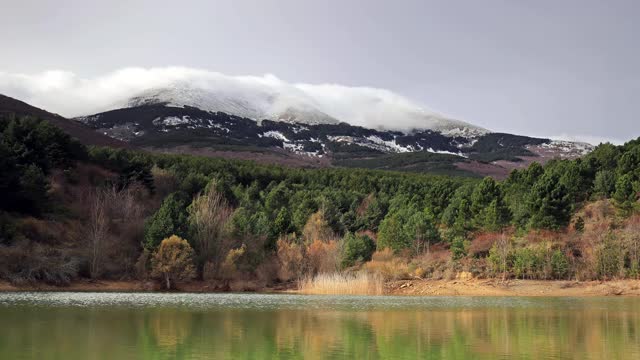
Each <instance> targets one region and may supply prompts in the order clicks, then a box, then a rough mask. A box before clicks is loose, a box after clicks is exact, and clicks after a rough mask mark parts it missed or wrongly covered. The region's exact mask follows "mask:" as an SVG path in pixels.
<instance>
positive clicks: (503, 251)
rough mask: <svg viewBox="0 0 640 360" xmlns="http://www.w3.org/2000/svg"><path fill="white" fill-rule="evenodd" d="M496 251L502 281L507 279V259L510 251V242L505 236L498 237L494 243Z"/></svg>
mask: <svg viewBox="0 0 640 360" xmlns="http://www.w3.org/2000/svg"><path fill="white" fill-rule="evenodd" d="M495 246H496V251H497V254H498V257H499V259H500V268H501V269H502V281H505V280H506V278H507V259H508V258H509V252H510V251H511V242H510V241H509V237H508V236H507V235H505V234H502V235H500V237H498V240H496V243H495Z"/></svg>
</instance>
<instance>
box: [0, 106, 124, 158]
mask: <svg viewBox="0 0 640 360" xmlns="http://www.w3.org/2000/svg"><path fill="white" fill-rule="evenodd" d="M9 115H17V116H32V117H35V118H39V119H43V120H46V121H48V122H50V123H51V124H53V125H55V126H57V127H59V128H60V129H62V130H63V131H64V132H66V133H67V134H69V135H71V136H73V137H74V138H76V139H78V140H79V141H80V142H81V143H83V144H85V145H97V146H110V147H117V148H130V147H131V146H130V145H129V144H127V143H126V142H123V141H121V140H118V139H115V138H113V137H110V136H106V135H104V134H101V133H99V132H95V131H93V130H92V129H91V128H89V127H87V126H85V125H83V124H81V123H78V122H77V121H73V120H69V119H66V118H64V117H62V116H60V115H57V114H52V113H50V112H47V111H45V110H42V109H38V108H36V107H34V106H31V105H29V104H27V103H25V102H22V101H20V100H16V99H14V98H11V97H8V96H5V95H2V94H0V119H2V118H6V117H7V116H9Z"/></svg>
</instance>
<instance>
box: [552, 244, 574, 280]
mask: <svg viewBox="0 0 640 360" xmlns="http://www.w3.org/2000/svg"><path fill="white" fill-rule="evenodd" d="M569 268H570V267H569V260H568V259H567V256H566V255H565V254H564V253H563V252H562V251H561V250H556V251H554V252H553V255H551V272H552V275H553V278H554V279H566V277H567V275H569Z"/></svg>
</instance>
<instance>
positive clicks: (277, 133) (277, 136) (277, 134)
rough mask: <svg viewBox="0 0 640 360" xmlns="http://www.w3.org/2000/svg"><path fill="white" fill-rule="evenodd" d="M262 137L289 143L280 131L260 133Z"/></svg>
mask: <svg viewBox="0 0 640 360" xmlns="http://www.w3.org/2000/svg"><path fill="white" fill-rule="evenodd" d="M262 136H265V137H270V138H274V139H279V140H282V141H284V142H289V139H287V137H286V136H284V135H283V134H282V133H281V132H280V131H273V130H271V131H267V132H264V133H262Z"/></svg>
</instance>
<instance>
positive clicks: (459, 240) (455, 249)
mask: <svg viewBox="0 0 640 360" xmlns="http://www.w3.org/2000/svg"><path fill="white" fill-rule="evenodd" d="M468 247H469V244H468V243H467V241H465V239H464V238H463V237H461V236H456V237H455V238H453V241H452V242H451V258H452V259H453V260H460V259H462V258H463V257H465V256H466V255H467V249H468Z"/></svg>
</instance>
